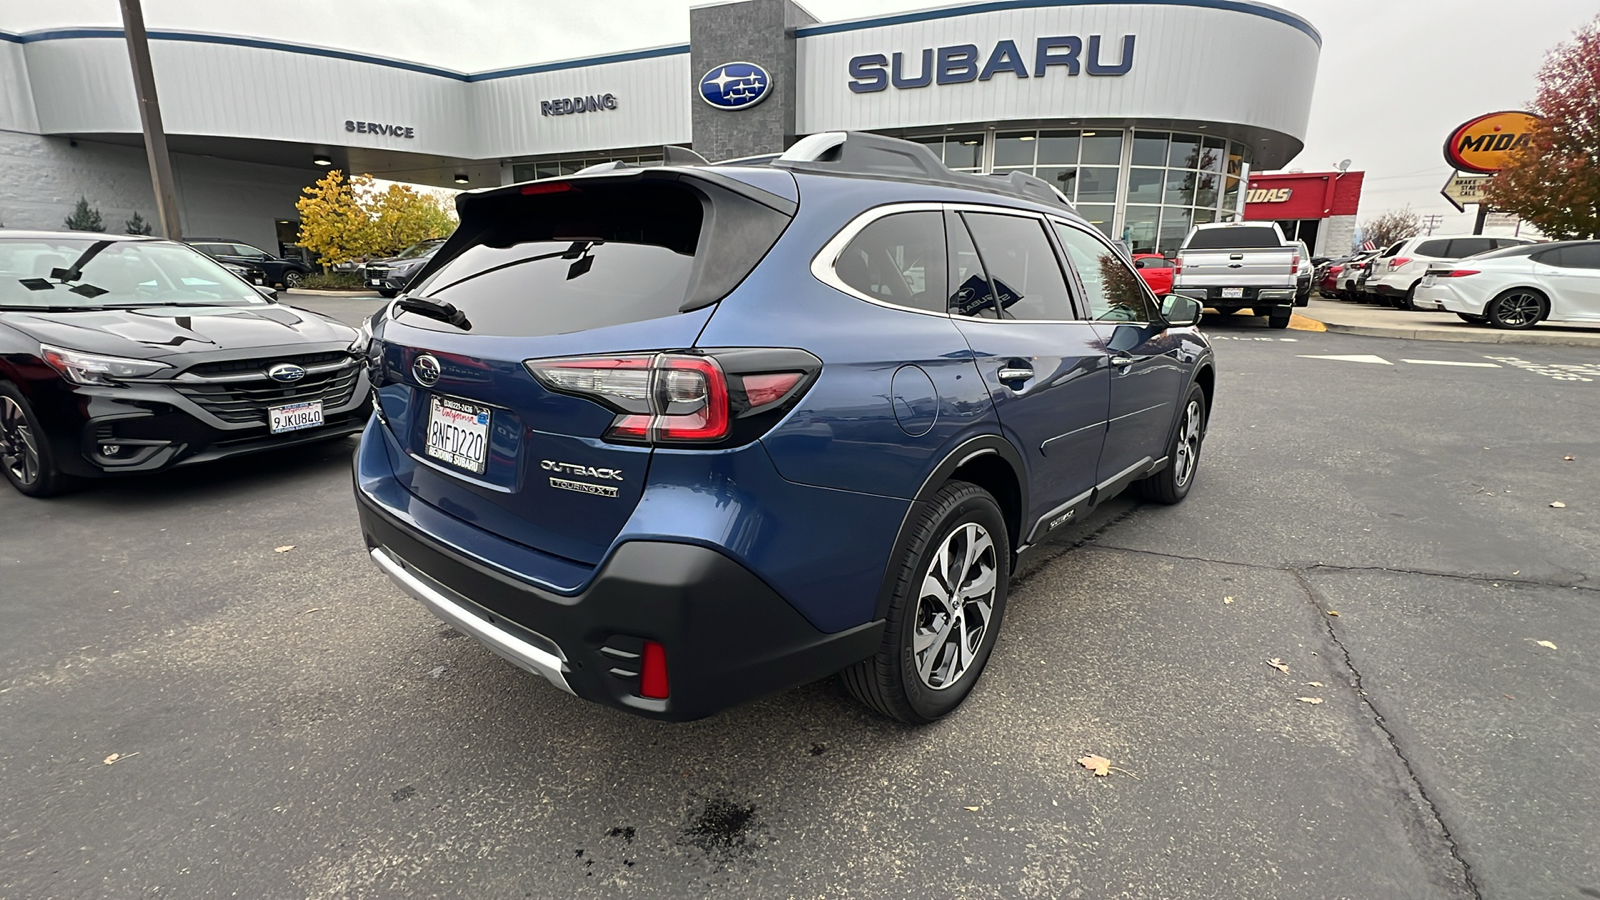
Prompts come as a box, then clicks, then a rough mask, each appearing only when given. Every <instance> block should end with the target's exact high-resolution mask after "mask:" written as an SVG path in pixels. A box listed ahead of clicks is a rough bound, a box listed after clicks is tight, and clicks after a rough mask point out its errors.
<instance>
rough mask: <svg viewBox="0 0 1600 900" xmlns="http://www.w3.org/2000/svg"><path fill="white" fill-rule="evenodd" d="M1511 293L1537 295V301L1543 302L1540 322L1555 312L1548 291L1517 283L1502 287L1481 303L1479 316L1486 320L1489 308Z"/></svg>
mask: <svg viewBox="0 0 1600 900" xmlns="http://www.w3.org/2000/svg"><path fill="white" fill-rule="evenodd" d="M1513 291H1526V292H1528V293H1530V294H1537V295H1538V296H1539V299H1541V300H1543V301H1544V316H1543V317H1541V318H1540V319H1539V321H1541V322H1543V321H1545V320H1546V319H1548V318H1550V314H1551V313H1552V312H1554V311H1555V301H1554V300H1553V299H1551V296H1550V291H1549V290H1548V289H1546V288H1544V287H1541V286H1540V285H1537V284H1533V283H1531V282H1526V281H1519V282H1516V283H1513V284H1511V285H1508V286H1506V287H1503V288H1501V289H1500V290H1498V291H1495V292H1494V293H1493V294H1492V295H1490V297H1489V299H1487V300H1485V301H1483V309H1482V310H1481V311H1480V312H1479V315H1482V316H1483V317H1484V318H1488V317H1489V307H1491V306H1493V305H1494V304H1495V302H1496V301H1497V300H1499V299H1500V298H1501V297H1504V296H1505V295H1507V294H1509V293H1512V292H1513Z"/></svg>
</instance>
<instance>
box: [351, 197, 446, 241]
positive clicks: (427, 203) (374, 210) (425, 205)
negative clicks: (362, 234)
mask: <svg viewBox="0 0 1600 900" xmlns="http://www.w3.org/2000/svg"><path fill="white" fill-rule="evenodd" d="M362 199H363V200H364V203H363V205H364V206H365V207H366V209H367V212H368V216H369V218H368V220H367V229H368V233H367V245H368V248H369V250H370V252H372V253H376V254H380V255H389V254H393V253H395V252H397V251H399V250H403V249H405V248H406V247H409V246H411V245H412V244H415V243H416V242H418V241H425V240H427V239H429V238H439V237H448V236H449V234H450V233H451V232H452V231H455V229H456V220H455V216H454V214H453V212H452V211H451V210H449V209H448V208H447V207H446V206H445V203H444V201H443V200H442V199H441V198H440V197H439V196H438V195H436V194H431V193H424V192H422V191H418V190H416V189H415V188H413V187H411V186H410V185H405V184H391V185H389V187H388V188H387V189H385V190H383V191H381V192H379V191H373V192H371V193H370V194H368V195H367V196H365V197H364V198H362Z"/></svg>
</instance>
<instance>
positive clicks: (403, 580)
mask: <svg viewBox="0 0 1600 900" xmlns="http://www.w3.org/2000/svg"><path fill="white" fill-rule="evenodd" d="M372 561H373V562H374V563H376V564H377V566H378V568H379V569H382V570H383V572H384V574H386V575H388V576H389V578H390V579H392V580H393V581H394V583H395V584H397V585H399V586H400V589H401V590H403V591H405V592H406V593H407V594H410V595H411V596H412V597H414V598H416V599H417V600H420V601H422V605H424V606H426V607H428V609H430V610H432V612H433V614H434V615H436V616H438V617H439V618H440V619H443V620H444V621H445V622H447V623H449V624H450V626H451V627H453V628H455V629H456V630H457V631H460V632H462V633H464V634H468V635H471V636H472V637H473V638H474V639H476V640H477V641H478V643H480V644H483V645H484V646H485V647H488V648H489V649H490V650H492V651H494V652H495V653H496V654H498V655H500V656H502V657H504V658H505V659H506V660H507V661H508V662H510V663H512V664H513V665H516V666H518V667H519V668H523V669H526V670H528V671H529V672H532V673H533V674H535V675H541V676H543V677H544V679H545V680H546V681H548V682H550V683H551V684H553V685H555V686H556V687H558V688H560V689H562V690H563V691H566V692H567V693H569V694H571V693H573V690H572V686H571V685H569V684H567V676H566V672H567V666H566V662H565V661H564V660H562V659H561V657H559V656H556V655H555V654H553V653H551V652H549V651H548V650H545V649H543V648H541V647H535V646H534V645H532V644H530V643H528V642H527V641H524V640H523V639H521V638H519V637H517V636H516V635H514V634H511V633H510V632H508V631H504V630H502V629H500V628H496V627H495V626H494V625H493V624H492V623H490V622H487V621H485V620H484V619H483V617H482V616H481V615H479V614H477V613H475V612H473V611H471V610H469V609H467V608H466V607H464V606H462V605H461V604H459V603H457V602H456V601H454V600H451V599H450V598H449V597H446V596H445V595H444V594H441V593H439V592H438V591H436V590H434V589H433V588H432V587H429V586H428V585H427V584H425V583H423V581H422V580H421V579H419V578H417V577H416V576H415V575H412V574H411V573H410V572H408V571H406V569H405V566H403V565H401V564H400V561H399V560H397V559H395V558H394V557H393V556H390V555H389V554H388V553H387V552H385V551H384V549H383V548H382V547H377V548H374V549H373V551H372Z"/></svg>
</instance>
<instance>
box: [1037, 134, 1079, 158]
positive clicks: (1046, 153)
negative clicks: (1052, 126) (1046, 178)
mask: <svg viewBox="0 0 1600 900" xmlns="http://www.w3.org/2000/svg"><path fill="white" fill-rule="evenodd" d="M1038 144H1039V165H1041V166H1071V165H1076V164H1077V162H1078V133H1077V132H1076V131H1043V132H1040V133H1039V141H1038Z"/></svg>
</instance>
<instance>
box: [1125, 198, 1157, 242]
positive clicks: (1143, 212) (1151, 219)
mask: <svg viewBox="0 0 1600 900" xmlns="http://www.w3.org/2000/svg"><path fill="white" fill-rule="evenodd" d="M1122 219H1123V223H1122V231H1123V235H1124V239H1125V240H1127V242H1128V248H1129V249H1130V250H1132V251H1133V252H1134V253H1154V252H1155V250H1156V226H1157V224H1159V222H1160V221H1161V207H1159V206H1129V207H1128V211H1127V212H1126V213H1125V214H1124V215H1123V217H1122Z"/></svg>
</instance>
